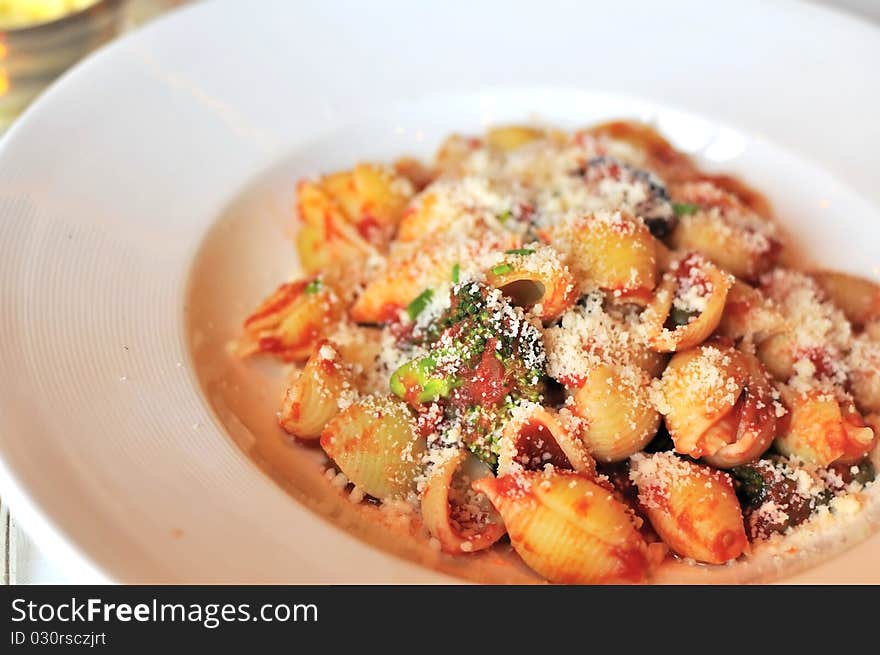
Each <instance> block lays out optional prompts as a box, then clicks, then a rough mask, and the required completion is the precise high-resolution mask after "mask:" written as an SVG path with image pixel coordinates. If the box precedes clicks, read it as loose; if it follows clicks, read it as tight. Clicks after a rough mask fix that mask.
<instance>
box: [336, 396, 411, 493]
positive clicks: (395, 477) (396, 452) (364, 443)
mask: <svg viewBox="0 0 880 655" xmlns="http://www.w3.org/2000/svg"><path fill="white" fill-rule="evenodd" d="M321 447H322V448H323V449H324V451H325V452H326V453H327V454H328V455H329V456H330V457H331V458H332V459H333V460H334V461H335V462H336V465H337V466H338V467H339V468H340V469H341V470H342V472H343V473H344V474H345V475H346V476H347V477H348V479H349V480H351V481H352V482H353V483H354V484H355V485H357V486H358V487H359V488H360V489H362V490H363V491H364V492H365V493H367V494H369V495H371V496H374V497H375V498H379V499H380V500H385V499H388V498H403V497H405V496H407V495H408V494H409V493H411V492H414V491H415V489H416V478H417V476H418V475H419V472H420V471H421V469H422V462H421V460H422V456H423V455H424V452H425V440H424V438H423V437H419V436H418V435H417V433H416V430H415V425H414V422H413V419H412V416H411V415H410V413H409V410H408V409H407V408H406V406H405V405H403V404H402V403H399V402H396V401H393V400H391V399H382V400H375V399H370V400H369V401H362V402H358V403H355V404H353V405H351V406H350V407H348V408H347V409H346V410H345V411H343V412H340V413H339V414H337V415H336V416H335V417H334V418H333V419H332V420H331V421H330V422H329V423H328V424H327V425H326V426H325V427H324V431H323V432H322V434H321Z"/></svg>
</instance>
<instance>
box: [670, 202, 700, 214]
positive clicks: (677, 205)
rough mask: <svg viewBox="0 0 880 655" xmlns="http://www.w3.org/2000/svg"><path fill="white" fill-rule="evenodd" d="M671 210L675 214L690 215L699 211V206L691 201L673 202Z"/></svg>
mask: <svg viewBox="0 0 880 655" xmlns="http://www.w3.org/2000/svg"><path fill="white" fill-rule="evenodd" d="M672 211H674V212H675V215H676V216H690V215H691V214H696V213H697V212H698V211H700V206H699V205H695V204H693V203H691V202H674V203H672Z"/></svg>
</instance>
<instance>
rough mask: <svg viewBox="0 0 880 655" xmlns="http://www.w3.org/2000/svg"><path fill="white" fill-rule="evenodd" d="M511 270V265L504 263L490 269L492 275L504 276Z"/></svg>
mask: <svg viewBox="0 0 880 655" xmlns="http://www.w3.org/2000/svg"><path fill="white" fill-rule="evenodd" d="M512 270H513V266H512V265H511V264H508V263H507V262H504V263H503V264H498V266H495V267H493V268H492V275H505V274H507V273H510V272H511V271H512Z"/></svg>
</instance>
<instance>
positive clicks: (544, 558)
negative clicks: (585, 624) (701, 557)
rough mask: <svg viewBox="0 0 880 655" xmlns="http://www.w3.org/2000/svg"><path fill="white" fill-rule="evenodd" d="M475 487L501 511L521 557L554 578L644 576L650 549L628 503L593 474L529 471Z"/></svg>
mask: <svg viewBox="0 0 880 655" xmlns="http://www.w3.org/2000/svg"><path fill="white" fill-rule="evenodd" d="M474 488H476V489H478V490H479V491H482V492H483V493H485V494H486V495H487V496H488V497H489V500H491V501H492V503H493V504H494V505H495V507H496V508H497V509H498V511H499V512H500V513H501V516H502V518H503V519H504V524H505V526H506V527H507V531H508V534H509V535H510V541H511V544H512V545H513V547H514V549H515V550H516V552H517V553H518V554H519V556H520V557H521V558H522V559H523V560H524V561H525V563H526V564H528V565H529V567H531V568H532V569H534V570H535V571H536V572H538V573H539V574H540V575H542V576H544V577H545V578H547V579H548V580H550V581H551V582H558V583H570V584H599V583H621V582H641V581H643V580H644V578H645V576H646V574H647V569H648V559H647V547H646V545H645V542H644V540H643V539H642V537H641V535H639V533H638V531H637V530H636V529H635V527H633V524H632V521H631V520H630V516H629V514H628V513H627V509H626V507H625V506H624V505H623V504H622V503H620V502H618V501H617V500H615V499H614V497H613V495H612V494H611V492H609V491H608V490H606V489H603V488H602V487H600V486H599V485H597V484H596V483H594V482H592V481H590V480H588V479H587V478H585V477H583V476H581V475H579V474H576V473H569V474H565V473H562V472H556V473H554V474H552V475H549V476H545V475H544V474H541V473H523V474H517V475H507V476H502V477H500V478H497V479H495V478H484V479H482V480H479V481H477V482H475V483H474Z"/></svg>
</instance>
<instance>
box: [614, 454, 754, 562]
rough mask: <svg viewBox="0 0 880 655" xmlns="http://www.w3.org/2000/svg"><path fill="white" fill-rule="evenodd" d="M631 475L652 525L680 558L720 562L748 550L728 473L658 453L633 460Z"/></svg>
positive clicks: (641, 503) (740, 515) (739, 510)
mask: <svg viewBox="0 0 880 655" xmlns="http://www.w3.org/2000/svg"><path fill="white" fill-rule="evenodd" d="M630 477H631V478H632V481H633V482H634V483H635V485H636V487H637V488H638V491H639V503H640V505H641V506H642V507H643V508H644V511H645V513H646V514H647V515H648V518H649V519H650V521H651V525H652V526H653V527H654V529H655V530H656V531H657V533H658V534H659V535H660V537H662V539H663V541H665V542H666V544H667V545H668V546H669V547H670V548H671V549H672V550H674V551H675V552H676V553H678V554H679V555H682V556H684V557H691V558H693V559H695V560H697V561H699V562H706V563H709V564H723V563H724V562H727V561H730V560H732V559H736V558H737V557H739V556H740V555H742V553H743V552H744V551H745V550H746V548H747V547H748V539H747V538H746V532H745V527H744V526H743V517H742V510H741V509H740V506H739V502H738V501H737V498H736V494H735V493H734V490H733V481H732V480H731V478H730V477H729V476H728V475H727V474H726V473H722V472H721V471H713V470H711V469H709V468H707V467H703V466H698V465H697V464H694V463H692V462H688V461H686V460H684V459H681V458H679V457H676V456H675V455H673V454H671V453H656V454H654V455H647V456H646V455H642V454H639V455H637V456H636V457H634V458H633V461H632V465H631V468H630Z"/></svg>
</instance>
